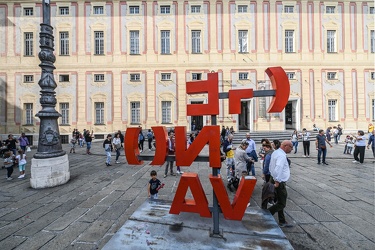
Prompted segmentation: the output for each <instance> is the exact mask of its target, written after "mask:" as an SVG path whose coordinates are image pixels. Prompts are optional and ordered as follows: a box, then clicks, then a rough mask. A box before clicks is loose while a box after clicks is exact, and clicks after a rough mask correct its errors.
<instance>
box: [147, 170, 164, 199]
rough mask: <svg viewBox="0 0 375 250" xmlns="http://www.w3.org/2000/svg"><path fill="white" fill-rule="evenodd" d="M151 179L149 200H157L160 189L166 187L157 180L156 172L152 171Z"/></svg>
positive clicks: (148, 189) (148, 188) (148, 187)
mask: <svg viewBox="0 0 375 250" xmlns="http://www.w3.org/2000/svg"><path fill="white" fill-rule="evenodd" d="M150 176H151V179H150V180H149V182H148V186H147V191H148V198H151V199H154V200H157V199H158V193H159V189H161V188H163V187H164V183H161V181H160V180H159V179H158V178H157V176H158V174H157V173H156V171H155V170H152V171H151V173H150Z"/></svg>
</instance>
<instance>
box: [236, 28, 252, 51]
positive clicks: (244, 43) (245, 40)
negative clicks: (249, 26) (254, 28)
mask: <svg viewBox="0 0 375 250" xmlns="http://www.w3.org/2000/svg"><path fill="white" fill-rule="evenodd" d="M248 52H249V31H248V30H239V31H238V53H248Z"/></svg>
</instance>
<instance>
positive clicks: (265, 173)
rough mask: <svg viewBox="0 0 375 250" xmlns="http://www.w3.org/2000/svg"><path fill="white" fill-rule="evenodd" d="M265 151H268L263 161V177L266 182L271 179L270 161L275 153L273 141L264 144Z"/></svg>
mask: <svg viewBox="0 0 375 250" xmlns="http://www.w3.org/2000/svg"><path fill="white" fill-rule="evenodd" d="M262 146H263V148H264V151H265V152H266V155H265V157H264V161H263V174H262V179H263V180H264V181H265V182H269V181H270V177H271V173H270V162H271V156H272V153H273V151H274V150H273V149H272V145H271V143H263V144H262Z"/></svg>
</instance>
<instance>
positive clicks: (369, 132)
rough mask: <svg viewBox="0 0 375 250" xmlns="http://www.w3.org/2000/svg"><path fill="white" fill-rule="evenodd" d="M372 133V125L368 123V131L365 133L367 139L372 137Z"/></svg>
mask: <svg viewBox="0 0 375 250" xmlns="http://www.w3.org/2000/svg"><path fill="white" fill-rule="evenodd" d="M372 131H374V125H373V124H372V123H369V124H368V129H367V133H368V137H369V138H370V136H371V135H372Z"/></svg>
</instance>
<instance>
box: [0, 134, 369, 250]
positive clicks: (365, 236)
mask: <svg viewBox="0 0 375 250" xmlns="http://www.w3.org/2000/svg"><path fill="white" fill-rule="evenodd" d="M301 144H302V143H300V146H299V152H303V150H302V145H301ZM311 145H313V143H312V144H311ZM343 147H344V145H342V144H339V145H334V147H333V148H329V149H328V155H327V162H328V163H329V165H328V166H326V165H317V160H316V152H315V151H313V152H312V153H311V158H305V157H303V156H302V155H301V153H297V154H290V155H289V158H290V159H291V161H292V165H291V179H290V181H289V182H288V183H287V189H288V201H287V207H286V209H285V212H286V216H287V220H288V222H289V223H292V224H293V225H294V227H293V228H283V229H282V230H283V232H284V233H285V235H286V236H287V238H288V240H289V241H290V242H291V244H292V245H293V247H294V248H295V249H375V236H374V235H375V234H374V230H373V229H374V228H375V221H374V218H375V217H374V211H375V210H374V159H373V158H372V153H371V151H370V150H366V159H365V163H364V164H354V163H352V160H353V158H352V156H351V155H343V154H342V152H343ZM69 149H70V148H69V145H64V150H65V151H66V152H69ZM92 152H93V154H92V155H86V154H85V149H84V148H79V147H78V148H77V149H76V153H75V154H68V155H69V162H70V173H71V180H70V181H69V182H68V183H67V184H65V185H62V186H58V187H53V188H47V189H38V190H35V189H32V188H31V187H30V179H29V178H30V162H31V158H32V156H33V154H34V153H35V150H33V151H32V152H28V153H27V156H28V164H27V167H26V178H25V179H17V177H18V170H17V169H14V174H13V177H14V179H13V180H12V181H8V180H6V179H5V175H6V170H5V169H1V170H0V174H1V175H2V176H3V177H4V178H1V179H0V246H1V247H0V248H1V249H2V250H8V249H28V250H32V249H46V250H47V249H48V250H50V249H101V248H102V247H103V246H104V245H105V244H106V243H107V242H108V241H109V240H110V239H111V237H112V236H113V235H114V234H115V233H116V232H117V230H119V228H120V227H121V226H122V225H123V224H124V223H125V222H126V221H127V219H128V218H129V217H130V216H131V215H132V214H133V212H134V211H135V210H136V209H137V208H138V206H140V205H141V204H142V203H143V202H144V201H145V199H147V184H148V180H149V179H150V171H151V170H153V169H154V170H156V171H157V172H158V177H159V179H160V180H161V181H162V182H163V183H165V187H164V188H163V189H162V190H160V193H159V197H160V198H161V199H164V200H172V199H173V197H174V194H175V192H176V189H177V186H178V182H179V176H170V175H168V177H167V178H163V175H164V166H161V167H159V166H150V165H149V162H144V164H143V165H141V166H132V165H128V164H126V160H125V157H124V156H123V152H122V156H121V157H120V161H121V164H115V163H114V154H113V158H112V162H113V164H112V166H110V167H107V166H106V165H105V153H104V150H103V149H102V142H101V141H98V142H94V143H93V148H92ZM204 152H207V149H206V148H205V149H204V150H203V153H204ZM153 153H154V151H151V152H149V151H147V150H146V152H144V153H143V154H153ZM182 170H183V171H185V172H197V173H198V174H199V178H200V180H201V182H202V186H203V188H204V190H205V193H206V195H207V199H208V201H209V203H210V204H212V187H211V184H210V182H209V181H208V179H207V178H208V175H209V174H210V173H211V169H210V168H209V167H208V163H202V162H200V163H194V164H193V165H192V166H191V167H189V168H187V167H185V168H182ZM222 173H223V175H225V168H224V167H223V168H222ZM260 176H261V169H260V164H259V163H256V177H257V179H258V182H257V186H256V188H255V190H254V193H253V196H252V199H251V207H259V206H260V203H261V188H262V184H263V181H262V179H261V178H260ZM223 179H224V180H225V176H223ZM187 196H190V197H191V194H188V195H187ZM233 196H234V195H233V193H231V194H230V197H232V198H233ZM274 217H275V219H276V220H277V215H275V216H274ZM208 226H209V227H211V226H212V225H208Z"/></svg>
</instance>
